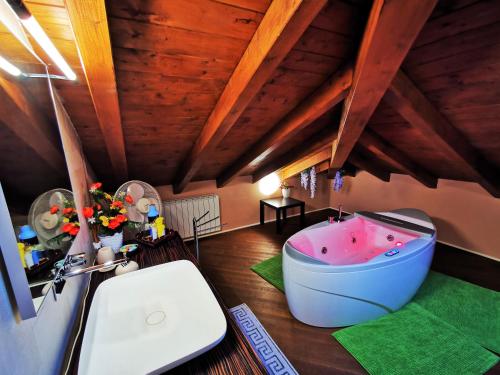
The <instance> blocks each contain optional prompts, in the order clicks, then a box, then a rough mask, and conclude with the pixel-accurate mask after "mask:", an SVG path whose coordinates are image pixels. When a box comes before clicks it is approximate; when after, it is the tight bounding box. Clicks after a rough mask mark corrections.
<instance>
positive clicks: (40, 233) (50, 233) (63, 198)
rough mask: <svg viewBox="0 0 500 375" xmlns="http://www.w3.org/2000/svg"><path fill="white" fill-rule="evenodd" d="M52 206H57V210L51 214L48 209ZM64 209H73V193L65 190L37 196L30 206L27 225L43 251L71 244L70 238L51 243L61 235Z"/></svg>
mask: <svg viewBox="0 0 500 375" xmlns="http://www.w3.org/2000/svg"><path fill="white" fill-rule="evenodd" d="M54 206H57V208H58V210H57V212H55V213H51V211H50V209H51V208H52V207H54ZM65 207H74V203H73V193H72V192H71V191H69V190H66V189H53V190H49V191H47V192H45V193H43V194H41V195H39V196H38V197H37V198H36V199H35V200H34V202H33V203H32V204H31V207H30V210H29V213H28V224H29V225H30V226H31V227H32V228H33V229H34V230H35V232H36V234H37V237H38V242H40V244H41V245H43V247H44V248H45V249H62V248H65V247H66V246H68V245H69V244H71V242H70V241H69V240H70V238H65V239H63V240H61V241H53V239H54V238H55V237H57V236H59V235H60V234H61V233H62V230H61V224H62V220H63V210H64V208H65ZM51 240H52V241H51ZM61 242H62V243H61Z"/></svg>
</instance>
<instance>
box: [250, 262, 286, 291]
mask: <svg viewBox="0 0 500 375" xmlns="http://www.w3.org/2000/svg"><path fill="white" fill-rule="evenodd" d="M282 260H283V256H282V255H281V254H279V255H276V256H274V257H272V258H269V259H267V260H265V261H263V262H260V263H258V264H256V265H254V266H252V267H250V269H251V270H252V271H253V272H255V273H256V274H257V275H259V276H261V277H262V278H263V279H264V280H266V281H267V282H268V283H270V284H272V285H274V286H275V287H276V288H278V289H279V290H281V291H282V292H283V293H285V285H284V284H283V269H282V267H281V263H282Z"/></svg>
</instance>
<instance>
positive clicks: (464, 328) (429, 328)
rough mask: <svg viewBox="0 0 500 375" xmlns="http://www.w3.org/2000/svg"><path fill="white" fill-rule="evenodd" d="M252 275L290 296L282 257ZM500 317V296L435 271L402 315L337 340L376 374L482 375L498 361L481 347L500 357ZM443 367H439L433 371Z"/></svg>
mask: <svg viewBox="0 0 500 375" xmlns="http://www.w3.org/2000/svg"><path fill="white" fill-rule="evenodd" d="M252 270H253V271H254V272H256V273H257V274H259V275H260V276H261V277H262V278H264V279H265V280H266V281H268V282H270V283H271V284H272V285H274V286H275V287H276V288H278V289H279V290H281V291H282V292H284V286H283V272H282V256H281V254H280V255H277V256H274V257H272V258H270V259H267V260H265V261H264V262H261V263H259V264H256V265H255V266H253V267H252ZM499 312H500V293H498V292H495V291H492V290H489V289H485V288H482V287H479V286H477V285H474V284H470V283H467V282H465V281H462V280H459V279H456V278H453V277H450V276H446V275H443V274H440V273H437V272H432V271H431V272H429V275H428V277H427V279H426V280H425V281H424V283H423V284H422V287H421V288H420V290H419V292H418V293H417V295H416V296H415V297H414V299H413V301H412V303H410V304H408V305H407V306H406V307H404V308H403V309H402V310H400V311H398V312H396V313H393V314H389V315H386V316H384V317H382V318H380V319H377V320H374V321H371V322H367V323H364V324H360V325H357V326H354V327H349V328H345V329H342V330H340V331H337V332H335V333H334V334H333V336H334V337H335V338H336V339H337V340H338V341H339V342H341V344H342V345H343V346H344V347H345V348H346V349H347V350H349V351H350V352H351V354H352V355H353V356H354V357H355V358H356V359H358V361H359V362H360V363H361V364H362V365H363V366H365V368H366V369H367V370H368V371H369V372H371V373H373V374H378V373H382V372H381V370H380V369H381V368H384V371H383V373H384V374H385V373H391V372H390V371H386V370H387V369H388V368H393V369H394V372H392V373H395V374H396V373H404V371H411V372H412V373H422V374H424V373H435V374H449V373H453V372H455V373H457V374H459V373H481V372H484V371H486V370H487V369H488V368H490V367H491V366H493V365H494V364H495V363H496V362H497V361H498V357H497V356H495V355H494V354H492V353H490V352H488V351H486V350H485V349H483V348H482V347H481V346H483V347H485V348H488V349H490V350H492V351H494V352H497V353H498V352H500V318H499ZM421 323H422V324H423V326H421ZM441 337H443V338H444V339H443V340H441ZM369 338H373V340H371V341H370V339H369ZM436 338H439V339H436ZM375 343H376V345H372V344H375ZM412 343H413V344H412ZM435 343H438V345H435ZM379 345H382V346H383V345H385V346H393V347H395V348H394V351H393V352H392V356H389V357H390V358H392V359H394V360H395V361H396V362H398V363H400V366H403V368H404V371H403V368H398V366H396V365H394V366H393V365H392V364H391V360H390V358H389V357H386V355H387V353H386V354H384V356H383V357H384V358H382V357H381V356H379V353H378V350H379ZM480 345H481V346H480ZM386 349H387V348H385V349H384V352H385V350H386ZM389 350H391V348H389ZM453 357H455V358H460V361H459V362H460V363H461V364H460V363H459V362H457V361H456V360H452V359H449V358H453ZM437 358H440V359H441V360H437ZM379 361H382V362H383V363H385V365H383V364H381V363H379ZM427 361H430V362H427ZM442 361H444V362H442ZM438 364H439V365H438ZM437 365H438V367H439V368H434V369H432V367H433V366H434V367H435V366H437ZM381 366H382V367H381ZM455 366H458V367H462V368H464V369H465V370H464V371H465V372H460V371H458V370H457V369H456V367H455ZM417 368H421V369H422V371H417ZM424 369H425V371H423V370H424ZM427 370H428V371H430V372H428V371H427ZM456 371H458V372H456Z"/></svg>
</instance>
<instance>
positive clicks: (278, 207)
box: [260, 198, 306, 234]
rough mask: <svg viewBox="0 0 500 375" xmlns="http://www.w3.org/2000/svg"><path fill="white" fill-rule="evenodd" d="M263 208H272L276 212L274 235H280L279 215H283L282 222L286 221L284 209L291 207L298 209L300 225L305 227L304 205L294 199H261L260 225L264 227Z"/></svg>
mask: <svg viewBox="0 0 500 375" xmlns="http://www.w3.org/2000/svg"><path fill="white" fill-rule="evenodd" d="M264 206H268V207H271V208H274V210H275V211H276V233H278V234H280V233H281V229H282V228H281V214H282V213H283V221H284V222H285V221H286V209H287V208H292V207H300V225H301V226H302V227H304V226H305V223H306V216H305V211H306V204H305V203H304V202H303V201H299V200H298V199H294V198H269V199H261V201H260V224H261V225H264Z"/></svg>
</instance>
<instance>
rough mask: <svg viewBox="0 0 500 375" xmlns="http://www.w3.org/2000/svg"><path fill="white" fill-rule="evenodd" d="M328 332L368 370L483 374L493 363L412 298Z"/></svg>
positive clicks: (387, 373)
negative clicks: (381, 313)
mask: <svg viewBox="0 0 500 375" xmlns="http://www.w3.org/2000/svg"><path fill="white" fill-rule="evenodd" d="M332 335H333V337H335V339H337V341H339V342H340V343H341V344H342V346H343V347H344V348H346V349H347V350H348V351H349V353H351V354H352V356H353V357H354V358H356V360H357V361H358V362H359V363H360V364H361V366H363V367H364V368H365V370H366V371H368V372H369V373H370V374H380V375H382V374H384V375H403V374H433V375H438V374H439V375H441V374H443V375H461V374H463V375H470V374H483V373H485V372H486V371H487V370H488V369H490V368H491V367H493V366H494V365H495V364H496V363H497V362H498V357H497V356H496V355H495V354H493V353H491V352H489V351H487V350H486V349H484V348H483V347H481V346H480V345H479V344H477V343H476V342H474V341H473V340H471V339H469V338H468V337H466V336H464V335H463V334H462V333H461V332H460V331H459V330H457V329H456V328H455V327H453V326H451V325H450V324H448V323H447V322H445V321H444V320H442V319H440V318H438V317H437V316H435V315H434V314H432V313H430V312H429V311H427V310H425V309H424V308H423V307H421V306H420V305H419V304H417V303H414V302H410V303H409V304H408V305H406V306H405V307H404V308H402V309H401V310H399V311H397V312H395V313H392V314H389V315H385V316H383V317H381V318H378V319H375V320H371V321H369V322H366V323H361V324H357V325H355V326H352V327H348V328H344V329H341V330H339V331H337V332H335V333H333V334H332Z"/></svg>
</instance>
